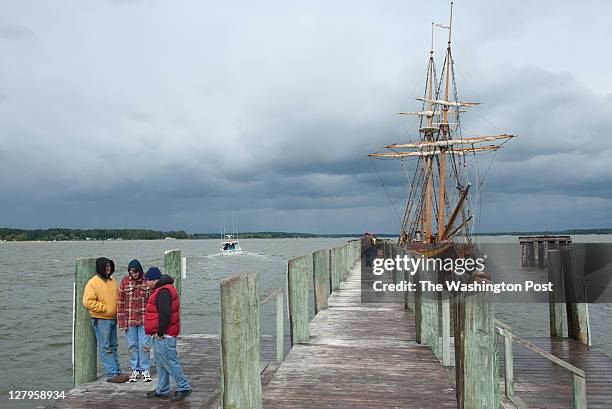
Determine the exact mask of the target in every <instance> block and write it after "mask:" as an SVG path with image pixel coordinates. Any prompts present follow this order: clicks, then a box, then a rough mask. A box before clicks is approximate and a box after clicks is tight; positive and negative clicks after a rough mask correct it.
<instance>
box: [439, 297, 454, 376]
mask: <svg viewBox="0 0 612 409" xmlns="http://www.w3.org/2000/svg"><path fill="white" fill-rule="evenodd" d="M448 296H449V294H448V292H446V291H443V292H442V301H441V304H442V365H443V366H451V365H452V364H451V357H450V351H451V345H450V342H451V336H450V302H449V299H448Z"/></svg>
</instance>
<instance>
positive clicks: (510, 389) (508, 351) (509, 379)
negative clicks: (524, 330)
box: [504, 337, 514, 398]
mask: <svg viewBox="0 0 612 409" xmlns="http://www.w3.org/2000/svg"><path fill="white" fill-rule="evenodd" d="M504 385H505V387H506V396H508V397H509V398H511V397H513V396H514V356H513V355H512V339H510V338H508V337H504Z"/></svg>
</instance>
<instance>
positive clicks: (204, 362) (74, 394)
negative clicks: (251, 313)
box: [44, 334, 289, 409]
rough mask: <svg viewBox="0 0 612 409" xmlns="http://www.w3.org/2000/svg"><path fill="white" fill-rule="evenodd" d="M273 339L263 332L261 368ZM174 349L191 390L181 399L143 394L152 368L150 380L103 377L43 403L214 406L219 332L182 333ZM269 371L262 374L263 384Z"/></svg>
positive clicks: (103, 407)
mask: <svg viewBox="0 0 612 409" xmlns="http://www.w3.org/2000/svg"><path fill="white" fill-rule="evenodd" d="M275 345H276V344H275V339H274V337H273V336H269V335H264V336H262V339H261V359H262V363H261V368H264V367H266V366H267V365H268V362H270V361H274V360H275V358H276V349H275ZM177 349H178V352H179V357H180V361H181V366H182V367H183V370H184V371H185V375H186V376H187V378H188V379H189V383H190V384H191V386H192V388H193V393H192V394H191V395H190V396H189V397H188V398H187V399H185V400H183V401H181V402H172V401H169V400H151V399H147V398H146V397H145V393H146V392H148V391H150V390H153V389H154V388H155V383H156V382H157V378H156V374H155V370H154V367H153V382H148V383H144V382H142V381H139V382H137V383H123V384H112V383H108V382H106V380H105V377H102V378H100V379H98V380H97V381H95V382H91V383H87V384H84V385H82V386H80V387H78V388H76V389H73V390H72V391H70V392H69V393H68V394H67V395H66V398H65V399H63V400H58V401H56V402H54V403H50V404H49V405H47V406H44V407H45V408H48V409H115V408H133V409H145V408H147V409H148V408H152V409H162V408H163V409H173V408H181V409H192V408H193V409H195V408H198V409H202V408H217V407H218V397H219V393H218V392H219V371H220V368H219V362H220V360H219V351H220V345H219V336H218V335H204V334H194V335H182V336H180V337H179V338H178V340H177ZM285 350H286V351H288V350H289V340H288V339H287V340H285ZM269 376H270V375H269V374H268V373H265V372H264V373H263V374H262V384H265V382H266V377H269Z"/></svg>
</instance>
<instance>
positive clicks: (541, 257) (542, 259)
mask: <svg viewBox="0 0 612 409" xmlns="http://www.w3.org/2000/svg"><path fill="white" fill-rule="evenodd" d="M536 243H537V244H536V245H537V253H536V258H537V260H538V262H537V265H538V266H539V267H543V266H545V265H546V247H547V242H546V241H545V240H538V241H537V242H536Z"/></svg>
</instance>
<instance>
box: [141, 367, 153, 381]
mask: <svg viewBox="0 0 612 409" xmlns="http://www.w3.org/2000/svg"><path fill="white" fill-rule="evenodd" d="M140 376H142V379H144V381H145V382H151V380H152V379H151V373H150V372H149V370H148V369H143V370H142V371H140Z"/></svg>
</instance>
